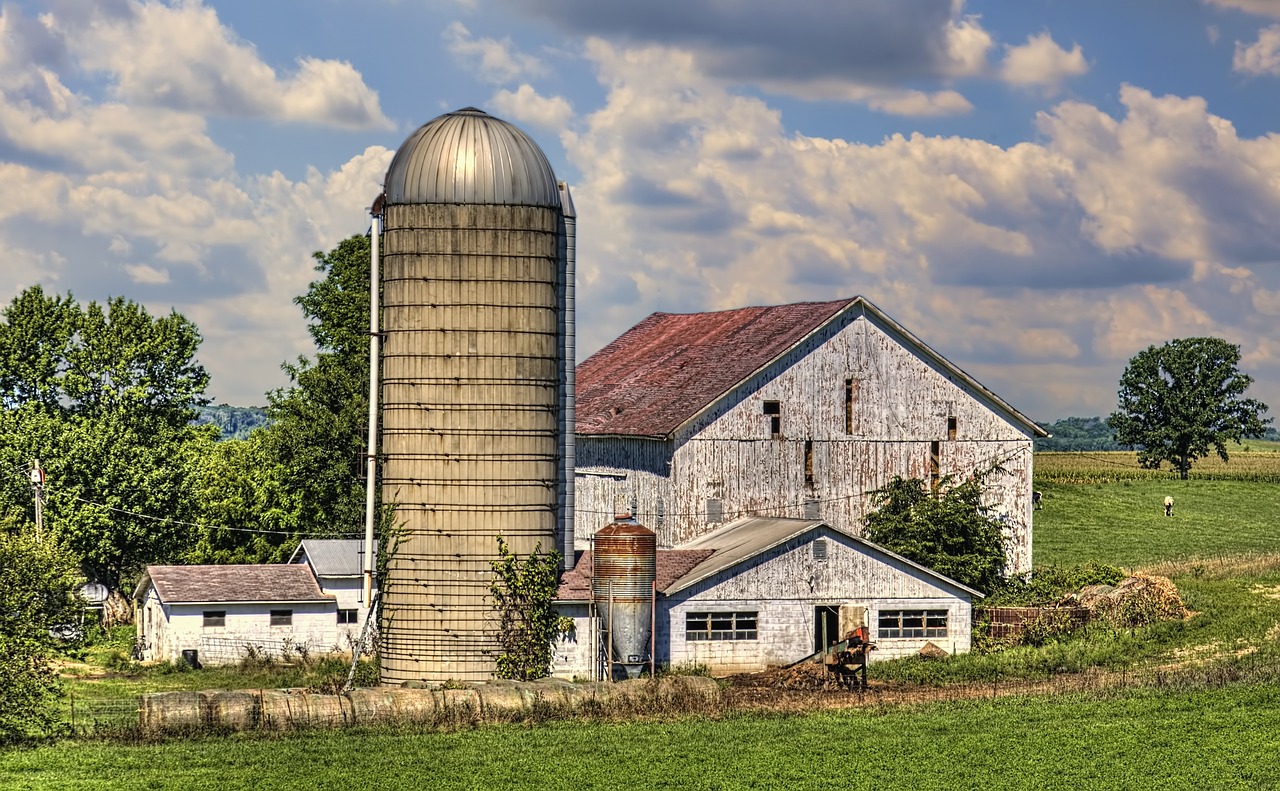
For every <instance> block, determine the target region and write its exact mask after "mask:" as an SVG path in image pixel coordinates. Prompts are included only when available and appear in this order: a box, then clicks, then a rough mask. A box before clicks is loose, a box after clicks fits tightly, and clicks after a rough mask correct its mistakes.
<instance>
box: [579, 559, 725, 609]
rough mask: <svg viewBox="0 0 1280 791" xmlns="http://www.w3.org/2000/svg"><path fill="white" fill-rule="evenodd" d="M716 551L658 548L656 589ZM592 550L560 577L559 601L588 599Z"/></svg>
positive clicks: (667, 585) (670, 581)
mask: <svg viewBox="0 0 1280 791" xmlns="http://www.w3.org/2000/svg"><path fill="white" fill-rule="evenodd" d="M713 554H715V550H714V549H659V550H658V554H657V582H658V590H659V591H661V590H664V589H666V588H668V587H670V586H671V585H672V584H674V583H675V581H676V580H678V579H680V578H681V577H683V576H684V575H686V574H688V573H689V572H690V571H692V570H693V569H694V568H696V567H697V566H698V565H699V564H700V563H702V561H704V560H706V559H707V558H709V557H711V556H712V555H713ZM593 567H594V564H593V563H592V562H591V553H590V552H584V553H582V557H580V558H578V563H577V565H576V566H574V567H573V568H572V569H570V570H569V571H566V572H565V573H564V576H562V577H561V578H560V587H559V588H558V589H556V600H558V601H588V600H589V599H590V598H591V570H592V568H593Z"/></svg>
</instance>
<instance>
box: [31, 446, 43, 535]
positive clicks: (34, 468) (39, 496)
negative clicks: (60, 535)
mask: <svg viewBox="0 0 1280 791" xmlns="http://www.w3.org/2000/svg"><path fill="white" fill-rule="evenodd" d="M31 492H32V494H34V495H35V498H36V541H40V542H43V541H44V469H43V468H42V467H41V466H40V460H39V459H33V460H32V462H31Z"/></svg>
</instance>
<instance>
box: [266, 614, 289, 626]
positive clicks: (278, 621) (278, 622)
mask: <svg viewBox="0 0 1280 791" xmlns="http://www.w3.org/2000/svg"><path fill="white" fill-rule="evenodd" d="M271 625H272V626H293V610H272V611H271Z"/></svg>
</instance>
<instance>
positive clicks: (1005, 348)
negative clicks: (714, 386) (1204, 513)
mask: <svg viewBox="0 0 1280 791" xmlns="http://www.w3.org/2000/svg"><path fill="white" fill-rule="evenodd" d="M587 54H588V57H589V59H590V60H591V61H592V62H593V63H594V64H595V65H596V67H597V73H598V75H599V79H600V81H601V84H602V85H604V86H605V87H606V89H607V91H608V95H607V99H606V102H605V104H604V106H602V107H601V108H599V109H598V110H596V111H595V112H591V113H588V114H585V115H583V116H582V117H581V118H580V119H579V123H578V126H577V127H576V129H575V133H576V138H575V143H574V145H573V146H571V147H568V152H569V156H570V159H571V161H572V163H573V164H574V165H575V166H576V167H577V168H578V169H579V170H580V171H581V173H582V178H581V179H580V181H579V182H578V183H577V184H575V187H574V191H575V202H576V205H577V208H578V212H579V229H580V232H579V256H578V260H579V266H580V270H579V272H580V283H579V286H580V295H579V296H580V305H581V306H582V308H581V310H582V314H581V315H580V321H579V327H580V328H581V333H582V334H581V336H580V338H579V347H580V348H581V349H582V350H583V351H584V352H590V351H593V350H594V349H596V348H599V346H600V345H602V344H603V343H605V342H607V341H608V340H610V339H612V338H613V337H615V336H616V335H617V334H618V333H620V332H621V331H622V330H624V329H625V328H626V327H627V326H629V325H630V324H632V323H634V322H635V321H638V320H639V319H640V318H642V317H643V316H644V315H646V314H647V313H649V312H652V311H655V310H667V311H687V310H707V309H719V308H729V307H737V306H741V305H746V304H768V303H780V302H787V301H799V300H806V299H829V298H832V297H834V296H841V295H852V294H856V293H861V294H864V295H866V296H867V297H869V298H870V299H871V300H872V301H874V302H876V303H877V304H879V305H880V306H881V307H883V308H884V309H886V310H887V311H888V312H889V313H890V314H891V315H893V316H895V317H896V318H898V319H899V320H901V321H902V322H903V323H904V324H905V325H906V326H908V327H910V328H912V330H913V331H916V332H918V333H919V334H920V335H921V336H922V337H924V338H925V339H926V340H927V341H929V342H931V343H936V344H938V346H939V350H940V351H942V352H943V353H944V354H948V355H951V356H954V359H956V360H957V362H959V363H960V364H962V365H964V366H965V367H966V368H967V369H969V370H971V371H972V372H973V373H975V375H977V376H978V377H979V378H980V379H981V380H982V381H984V382H985V383H987V384H989V385H991V386H992V387H993V388H994V389H995V390H996V391H997V392H999V393H1001V394H1002V395H1004V396H1007V397H1008V398H1010V399H1011V400H1012V401H1013V403H1015V404H1019V405H1020V406H1022V405H1024V404H1027V405H1029V406H1028V408H1035V409H1040V410H1042V411H1041V412H1039V414H1044V415H1046V416H1053V415H1059V414H1068V413H1069V412H1065V411H1059V410H1067V409H1070V410H1074V413H1081V412H1080V410H1083V409H1089V410H1091V411H1088V412H1084V414H1099V413H1105V412H1106V411H1108V410H1109V409H1110V408H1111V407H1112V406H1113V405H1112V404H1108V403H1103V402H1102V401H1099V400H1096V399H1103V400H1107V399H1109V398H1110V395H1109V394H1111V393H1114V385H1115V381H1116V377H1117V376H1118V375H1119V371H1120V370H1121V368H1122V367H1123V363H1124V361H1125V360H1127V359H1128V357H1129V356H1131V355H1132V354H1133V353H1134V352H1135V351H1137V350H1138V348H1141V346H1143V345H1146V344H1147V343H1149V342H1152V341H1153V340H1157V337H1156V336H1162V337H1159V338H1158V340H1161V341H1163V340H1167V339H1168V338H1170V337H1177V336H1179V335H1183V334H1186V333H1187V332H1194V333H1195V334H1215V335H1220V336H1223V337H1227V338H1236V339H1244V338H1249V337H1256V336H1258V335H1259V334H1265V333H1266V332H1268V331H1269V330H1267V329H1266V328H1267V327H1269V326H1271V323H1272V319H1270V318H1269V317H1267V316H1263V315H1262V314H1261V313H1260V311H1259V310H1258V309H1257V308H1255V307H1253V301H1254V299H1255V298H1254V296H1253V295H1254V294H1255V293H1256V292H1257V290H1258V289H1259V288H1267V289H1270V291H1280V283H1270V284H1269V285H1268V280H1267V278H1268V277H1270V276H1269V275H1268V274H1267V272H1268V271H1269V270H1268V269H1267V268H1266V267H1265V266H1257V265H1255V264H1260V263H1261V262H1264V261H1268V260H1270V261H1274V260H1280V229H1275V228H1273V226H1274V223H1273V222H1272V221H1271V219H1270V218H1273V217H1275V216H1278V215H1280V182H1275V181H1274V179H1272V180H1268V179H1269V176H1268V174H1271V173H1274V172H1275V169H1276V167H1277V166H1280V139H1277V138H1272V137H1265V136H1264V137H1259V138H1253V139H1241V138H1240V137H1239V136H1238V135H1237V134H1236V133H1235V130H1234V128H1233V127H1232V126H1231V124H1230V123H1229V122H1227V121H1226V120H1225V119H1222V118H1220V117H1216V116H1214V115H1212V114H1210V113H1209V112H1208V110H1207V106H1206V104H1205V102H1204V101H1203V100H1200V99H1196V98H1180V97H1173V96H1153V95H1152V94H1150V93H1149V92H1147V91H1143V90H1141V89H1138V88H1134V87H1131V86H1124V87H1122V89H1121V91H1120V100H1121V102H1122V105H1123V111H1122V112H1121V113H1120V114H1118V115H1114V116H1113V115H1111V114H1108V113H1106V112H1103V111H1102V110H1100V109H1098V108H1097V107H1094V106H1092V105H1089V104H1085V103H1083V102H1063V103H1061V104H1059V105H1058V106H1057V107H1055V108H1053V109H1052V111H1050V112H1046V113H1044V114H1043V115H1042V116H1040V117H1039V118H1038V119H1037V125H1038V128H1039V132H1040V138H1041V142H1038V143H1021V144H1017V145H1014V146H1011V147H1001V146H998V145H993V144H990V143H987V142H984V141H980V140H971V139H965V138H961V137H930V136H925V135H919V134H914V135H909V136H904V135H894V136H890V137H889V138H886V139H885V140H883V141H881V142H880V143H879V144H875V145H867V144H861V143H854V142H847V141H843V140H839V139H826V138H821V137H810V136H802V135H794V134H789V133H788V132H787V131H786V130H785V128H784V127H783V124H782V121H781V117H780V115H779V113H778V112H777V111H776V110H774V109H773V108H771V107H770V106H769V105H768V104H766V103H765V102H764V101H761V100H760V99H758V98H753V97H750V96H744V95H740V94H738V93H737V92H735V91H733V90H731V88H730V87H728V86H725V85H723V84H721V83H720V82H719V81H718V80H715V79H713V78H709V77H706V76H705V75H703V74H701V73H700V71H699V69H698V68H697V65H696V62H695V59H694V58H693V56H692V55H691V54H689V53H684V54H683V55H680V54H678V53H673V52H672V51H670V50H664V49H661V48H644V49H637V48H627V49H623V48H619V47H615V46H614V45H611V44H609V43H607V42H604V41H601V40H595V41H593V42H592V43H591V44H590V45H589V46H588V47H587ZM659 64H666V65H665V68H659ZM1205 262H1214V263H1205ZM1273 301H1280V300H1273ZM1263 302H1264V304H1269V303H1266V301H1265V300H1264V301H1263ZM1180 315H1183V316H1186V321H1185V322H1183V323H1182V324H1181V325H1179V318H1178V317H1179V316H1180ZM1246 348H1247V349H1250V348H1256V344H1253V345H1251V344H1246ZM1258 353H1259V354H1265V353H1264V352H1261V351H1259V352H1258ZM1278 353H1280V352H1278ZM1259 364H1260V366H1263V367H1265V366H1271V367H1272V368H1274V369H1280V359H1274V360H1271V359H1269V358H1266V359H1263V360H1262V361H1261V362H1260V363H1259ZM1027 366H1032V368H1033V369H1037V370H1044V371H1046V372H1048V371H1056V372H1057V373H1055V374H1054V375H1059V376H1060V375H1064V374H1063V371H1065V370H1067V369H1068V366H1069V368H1070V370H1072V371H1073V372H1074V373H1073V374H1072V376H1073V377H1075V379H1076V380H1078V381H1079V382H1080V386H1078V387H1068V388H1059V389H1057V390H1051V389H1047V388H1043V387H1041V385H1040V384H1039V383H1038V381H1028V380H1027V374H1026V371H1027ZM1082 393H1085V394H1089V395H1087V396H1084V395H1081V394H1082ZM1088 399H1095V400H1092V401H1090V400H1088Z"/></svg>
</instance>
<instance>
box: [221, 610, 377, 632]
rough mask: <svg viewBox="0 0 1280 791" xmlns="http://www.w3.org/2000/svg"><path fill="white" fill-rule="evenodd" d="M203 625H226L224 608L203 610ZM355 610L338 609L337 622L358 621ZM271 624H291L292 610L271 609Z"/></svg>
mask: <svg viewBox="0 0 1280 791" xmlns="http://www.w3.org/2000/svg"><path fill="white" fill-rule="evenodd" d="M203 614H204V622H203V625H204V627H205V628H206V629H218V628H222V627H225V626H226V625H227V611H226V610H205V611H204V613H203ZM358 622H359V621H358V620H357V617H356V611H355V610H354V609H350V610H347V609H344V610H338V623H339V624H354V623H358ZM271 625H272V626H293V610H272V611H271Z"/></svg>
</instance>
